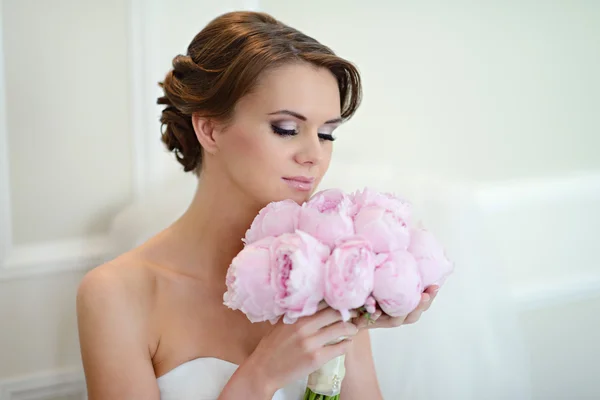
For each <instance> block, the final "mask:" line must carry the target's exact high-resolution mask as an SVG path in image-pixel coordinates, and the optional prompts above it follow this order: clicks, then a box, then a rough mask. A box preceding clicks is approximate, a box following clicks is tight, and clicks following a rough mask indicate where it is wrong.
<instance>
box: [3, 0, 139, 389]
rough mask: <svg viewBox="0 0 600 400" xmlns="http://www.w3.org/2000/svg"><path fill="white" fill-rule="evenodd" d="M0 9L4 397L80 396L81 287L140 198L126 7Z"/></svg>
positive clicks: (29, 4) (34, 4)
mask: <svg viewBox="0 0 600 400" xmlns="http://www.w3.org/2000/svg"><path fill="white" fill-rule="evenodd" d="M0 10H1V11H0V39H1V40H0V56H1V60H0V65H2V67H1V68H0V72H1V73H0V82H1V84H0V98H1V101H0V106H1V107H0V108H1V110H0V113H1V114H0V115H1V117H2V118H1V121H0V158H1V159H2V161H1V162H0V182H1V183H0V191H1V195H0V213H1V214H0V215H2V216H3V217H2V218H0V223H1V225H0V243H1V244H2V249H3V251H0V326H1V328H0V399H2V400H5V399H25V398H27V399H42V398H44V399H46V398H47V399H61V398H64V399H67V398H82V396H83V393H84V391H83V384H82V381H81V373H80V361H79V358H80V357H79V354H78V343H77V330H76V321H75V308H74V299H75V292H76V288H77V286H78V284H79V282H80V280H81V277H82V276H83V273H84V271H85V270H86V269H87V268H90V267H92V266H94V265H97V264H98V263H99V262H101V261H102V260H103V257H104V254H105V252H106V251H107V248H108V247H107V245H106V243H107V239H106V238H107V236H106V233H107V230H108V228H109V224H110V221H111V218H112V216H113V215H114V213H115V212H116V211H117V210H118V209H120V208H122V207H123V206H124V205H125V204H127V203H128V202H129V201H131V199H132V193H133V181H132V176H133V173H132V172H133V170H132V166H131V165H132V146H131V143H132V135H131V128H130V123H131V121H130V116H129V115H130V111H129V108H130V103H131V95H130V92H131V91H130V82H129V74H130V71H129V69H128V66H129V61H128V49H127V46H128V43H127V40H126V38H127V36H128V30H129V15H128V7H127V3H125V2H122V1H102V2H97V1H91V0H85V1H68V0H62V1H48V2H40V1H29V0H25V1H22V0H19V1H16V0H5V1H2V2H1V3H0ZM64 396H67V397H64ZM68 396H75V397H68Z"/></svg>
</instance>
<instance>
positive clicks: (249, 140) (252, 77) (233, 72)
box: [77, 12, 436, 400]
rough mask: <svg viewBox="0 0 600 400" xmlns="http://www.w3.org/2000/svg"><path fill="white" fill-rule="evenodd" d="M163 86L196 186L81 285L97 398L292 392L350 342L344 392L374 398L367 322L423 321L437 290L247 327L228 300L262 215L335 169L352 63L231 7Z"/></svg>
mask: <svg viewBox="0 0 600 400" xmlns="http://www.w3.org/2000/svg"><path fill="white" fill-rule="evenodd" d="M161 86H162V88H163V90H164V96H163V97H161V98H159V100H158V102H159V104H162V105H165V109H164V111H163V112H162V117H161V122H162V124H163V133H162V139H163V142H164V143H165V144H166V146H167V148H168V149H169V150H170V151H172V152H174V153H175V156H176V158H177V160H178V161H179V162H180V163H181V164H182V165H183V167H184V170H185V171H193V172H195V173H196V174H197V175H198V176H199V180H198V188H197V192H196V195H195V196H194V199H193V201H192V202H191V204H190V206H189V208H188V209H187V211H186V212H185V214H184V215H183V216H182V217H181V218H179V219H178V220H177V221H175V222H174V223H173V224H172V225H171V226H169V227H168V228H167V229H165V230H164V231H162V232H161V233H159V234H157V235H156V236H154V237H153V238H151V239H150V240H149V241H147V242H146V243H144V244H143V245H141V246H139V247H138V248H136V249H134V250H132V251H130V252H127V253H125V254H123V255H121V256H120V257H118V258H116V259H114V260H113V261H111V262H109V263H107V264H105V265H102V266H100V267H98V268H95V269H94V270H92V271H91V272H89V273H88V274H87V275H86V277H85V278H84V280H83V282H82V283H81V286H80V288H79V292H78V298H77V310H78V322H79V331H80V341H81V351H82V357H83V364H84V369H85V374H86V380H87V387H88V396H89V399H90V400H105V399H110V400H118V399H143V400H152V399H159V398H161V399H163V400H164V399H179V400H188V399H189V400H193V399H202V398H211V399H212V398H219V399H241V398H252V399H271V398H278V399H286V400H288V399H289V400H291V399H298V398H301V397H302V394H303V392H304V388H305V378H306V377H307V376H308V374H310V373H311V372H312V371H314V370H315V369H317V368H318V367H320V366H321V365H323V364H324V363H325V362H326V361H328V360H330V359H332V358H334V357H336V356H338V355H340V354H343V353H345V354H346V368H347V375H346V379H345V380H344V382H343V386H342V394H341V397H342V399H344V400H351V399H365V398H370V399H373V398H376V397H377V396H379V397H381V394H380V391H379V388H378V383H377V378H376V375H375V370H374V365H373V360H372V355H371V347H370V340H369V334H368V330H367V329H368V328H376V327H393V326H399V325H401V324H402V323H405V324H406V323H411V322H415V321H416V320H417V319H418V318H419V316H420V313H421V312H422V311H424V310H425V309H426V308H427V307H428V305H429V304H430V303H431V300H432V299H433V297H434V296H435V290H436V288H428V289H427V291H426V293H424V294H423V296H422V301H421V304H420V305H419V307H418V308H417V310H415V311H414V312H413V313H411V314H410V315H408V316H407V317H406V318H396V319H390V318H387V317H381V318H378V319H377V321H376V322H375V323H374V324H372V325H370V326H367V325H366V324H364V323H363V322H362V320H356V319H355V320H353V322H354V323H352V322H346V323H345V322H343V321H341V316H340V315H339V313H338V312H336V311H335V310H332V309H323V310H321V311H319V312H318V313H317V314H316V315H314V316H311V317H305V318H301V319H300V320H299V321H298V322H297V323H296V324H293V325H285V324H283V323H281V322H280V323H278V324H276V325H271V324H270V323H255V324H251V323H250V322H249V321H248V320H247V318H246V317H245V315H243V314H242V313H240V312H236V311H232V310H229V309H227V308H226V307H225V306H224V305H223V293H224V291H225V274H226V271H227V268H228V266H229V264H230V262H231V260H232V259H233V257H234V256H235V255H236V254H237V253H238V252H239V251H240V250H241V248H242V242H241V238H242V237H243V236H244V233H245V231H246V229H247V228H248V227H249V226H250V224H251V222H252V220H253V218H254V216H255V215H256V214H257V212H258V211H259V210H260V209H261V208H262V207H263V206H265V205H266V204H267V203H269V202H271V201H278V200H282V199H288V198H289V199H293V200H295V201H297V202H299V203H301V202H304V201H305V200H307V199H308V198H309V197H310V195H311V193H313V191H314V190H315V188H316V187H317V186H318V184H319V182H320V181H321V179H322V177H323V175H324V174H325V172H326V171H327V168H328V165H329V162H330V159H331V152H332V146H333V140H334V139H335V130H336V128H337V127H338V126H339V125H340V124H341V123H343V122H344V121H346V120H348V119H349V118H350V117H351V116H352V115H353V114H354V112H355V111H356V109H357V107H358V105H359V102H360V93H361V87H360V78H359V74H358V72H357V70H356V69H355V67H354V66H352V64H350V63H349V62H347V61H345V60H343V59H341V58H339V57H337V56H336V55H335V54H334V53H333V52H332V51H331V50H329V49H328V48H327V47H325V46H323V45H321V44H320V43H318V42H317V41H315V40H314V39H312V38H310V37H308V36H306V35H304V34H302V33H301V32H298V31H297V30H295V29H293V28H290V27H289V26H286V25H284V24H282V23H280V22H278V21H276V20H275V19H273V18H272V17H270V16H269V15H266V14H262V13H253V12H234V13H228V14H225V15H222V16H220V17H218V18H216V19H215V20H213V21H212V22H211V23H210V24H208V25H207V26H206V27H205V28H204V29H203V30H202V31H201V32H200V33H199V34H198V35H197V36H196V37H195V38H194V39H193V41H192V42H191V44H190V45H189V48H188V54H187V55H185V56H177V57H175V59H174V60H173V69H172V70H171V71H170V72H169V73H168V74H167V76H166V78H165V80H164V82H162V83H161ZM340 336H349V339H348V340H345V341H343V342H341V343H338V344H332V345H327V344H326V343H328V342H331V341H332V340H333V339H335V338H338V337H340Z"/></svg>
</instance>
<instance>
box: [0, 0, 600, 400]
mask: <svg viewBox="0 0 600 400" xmlns="http://www.w3.org/2000/svg"><path fill="white" fill-rule="evenodd" d="M0 5H1V8H0V10H1V11H0V16H1V20H0V21H1V22H0V27H1V29H0V39H1V40H0V45H1V46H2V49H1V50H2V51H0V54H1V55H2V57H3V62H0V83H3V84H1V85H0V117H1V118H0V324H1V326H2V328H1V329H0V400H6V399H15V398H31V399H57V400H58V399H62V400H66V399H67V398H69V399H70V397H67V396H81V395H82V381H81V373H80V365H79V356H78V354H77V351H78V345H77V338H76V326H75V319H74V318H75V316H74V298H75V290H76V288H77V284H78V282H79V280H80V279H81V276H82V275H83V273H84V271H85V270H86V269H87V268H90V267H91V266H93V265H96V264H97V263H98V262H100V261H101V260H102V259H104V258H105V257H107V256H108V255H109V254H111V249H112V247H111V243H110V237H109V236H107V234H108V233H109V229H110V223H111V220H112V218H113V216H114V215H115V213H116V212H117V211H118V210H120V209H122V207H123V206H124V205H125V204H126V203H128V202H129V201H130V200H131V199H133V198H137V199H138V202H139V203H136V204H137V205H134V206H133V207H132V208H130V209H128V210H127V211H126V212H124V213H122V214H121V216H120V217H119V218H120V219H119V221H120V225H119V224H117V225H118V226H125V227H129V228H133V234H130V235H129V236H130V238H131V237H132V236H135V235H136V234H138V233H137V232H138V228H139V232H149V231H150V230H152V229H157V226H158V225H155V226H153V227H144V228H142V227H141V225H140V224H141V221H140V216H143V215H145V214H144V212H145V211H147V210H153V211H156V210H157V209H160V208H161V207H163V208H164V209H169V208H170V210H171V211H172V210H173V209H175V212H177V207H181V206H182V205H183V204H184V201H181V199H180V200H179V201H180V203H179V204H178V205H177V207H175V206H174V204H175V203H177V201H176V200H174V198H175V197H178V196H177V194H178V193H179V194H181V196H182V198H183V196H186V195H189V188H190V186H189V184H190V180H189V179H187V180H186V179H185V178H183V177H181V175H180V173H179V168H178V165H177V163H176V162H175V161H173V160H172V157H170V156H169V155H167V154H166V153H165V152H164V151H163V149H162V147H161V144H160V141H159V138H158V125H157V123H156V118H157V115H158V108H157V107H156V105H155V104H154V103H155V99H156V96H157V95H158V88H157V86H156V82H157V81H159V80H160V79H162V77H163V75H164V73H165V72H166V70H167V69H168V68H169V63H170V60H171V59H172V57H173V56H174V55H175V54H177V53H179V52H183V51H184V50H185V46H187V44H188V42H189V40H191V38H192V37H193V35H194V34H195V33H196V32H197V31H198V30H199V29H201V28H202V26H203V25H204V24H205V23H206V22H208V21H209V20H210V19H212V18H213V17H215V16H216V15H218V14H219V13H221V12H224V11H228V10H231V9H235V8H257V7H260V8H261V9H264V10H266V11H267V12H271V13H273V14H274V15H275V16H276V17H278V18H279V19H281V20H283V21H284V22H288V23H290V24H292V25H294V26H296V27H298V28H300V29H302V30H305V31H306V33H308V34H310V35H313V36H315V37H316V38H317V39H319V40H321V41H323V42H324V43H326V44H328V45H329V46H331V47H332V48H333V49H334V50H336V51H337V52H338V53H339V54H341V55H343V56H346V57H348V58H350V59H351V60H353V61H354V62H356V64H357V65H358V66H359V68H360V70H361V72H362V74H363V77H364V84H365V99H364V103H363V107H362V108H361V109H360V111H359V113H358V114H357V116H356V117H355V119H354V120H353V121H351V123H349V124H348V125H347V126H345V127H343V128H342V129H341V131H340V139H339V140H338V141H337V142H336V154H335V161H337V162H338V163H337V164H336V163H334V165H333V166H332V170H331V176H330V180H329V182H339V180H340V179H342V178H343V177H344V176H347V175H349V174H350V175H351V174H352V171H350V172H348V171H347V168H348V167H347V165H348V163H353V162H361V163H363V164H367V165H374V162H375V161H376V162H377V165H378V166H379V167H372V168H371V170H369V171H366V172H365V171H364V170H359V171H358V172H357V173H356V175H354V176H358V175H359V174H361V173H362V176H363V177H368V178H369V179H372V178H375V179H377V180H378V182H379V183H380V184H382V185H387V184H390V182H396V183H395V185H396V186H397V187H399V188H403V187H405V186H406V185H410V184H414V182H415V181H419V179H421V178H423V179H424V181H425V180H426V181H428V182H431V181H433V180H441V181H443V182H445V184H447V185H449V186H451V187H455V186H454V185H456V187H460V185H466V186H467V187H468V188H469V190H470V192H469V193H471V195H472V199H473V201H474V202H475V204H477V207H478V209H479V210H480V211H481V212H482V215H485V218H484V225H485V227H486V228H487V229H488V231H487V234H488V236H486V238H487V239H489V243H488V244H489V245H490V246H495V250H496V254H502V255H503V256H504V257H503V259H502V260H501V261H500V262H501V264H502V265H503V266H505V267H506V268H505V269H506V274H507V283H508V284H509V289H510V291H511V292H512V293H513V294H514V296H515V298H516V300H517V305H518V306H519V307H520V309H521V312H520V314H519V324H520V325H519V326H520V328H522V329H521V330H520V332H519V333H521V334H522V335H523V336H524V338H525V339H526V343H527V345H528V347H529V352H530V357H531V362H532V367H533V369H532V371H533V374H532V381H533V388H534V397H535V398H539V399H543V398H548V397H550V396H554V397H553V398H565V399H566V398H574V397H573V396H575V397H577V396H578V398H585V397H586V396H587V398H590V397H594V396H600V386H599V383H598V382H596V381H595V380H594V379H593V378H594V377H593V372H594V371H595V370H594V366H595V362H596V361H595V360H597V359H598V357H600V348H598V347H597V346H596V347H594V344H593V338H594V337H598V335H599V334H600V332H599V331H600V329H599V327H598V324H594V323H593V321H594V318H593V315H594V313H597V310H600V299H598V295H599V293H600V292H599V286H600V284H598V282H599V280H600V276H599V275H600V274H599V271H598V264H597V263H596V262H595V259H594V257H593V254H594V253H593V250H594V247H593V246H594V241H593V237H594V232H595V231H596V229H595V228H598V227H600V217H599V215H600V213H599V210H598V206H597V205H598V204H599V202H598V199H599V197H598V191H597V188H598V178H597V176H598V174H600V158H599V157H598V156H597V155H596V153H597V150H595V149H597V148H600V135H598V132H599V128H600V122H599V121H598V119H597V118H596V116H595V115H594V111H595V109H596V108H597V105H598V104H600V98H599V93H600V77H599V76H598V74H597V73H596V71H598V70H600V53H599V52H598V48H597V46H596V45H595V42H594V39H593V38H597V37H599V36H600V27H599V25H598V24H597V23H596V21H598V20H600V4H598V3H595V2H586V1H571V2H554V3H552V4H546V3H544V4H541V3H540V2H533V1H530V0H529V1H525V2H500V1H496V2H487V3H486V4H485V5H484V4H483V3H480V2H466V1H461V2H452V4H450V3H449V2H442V1H435V2H427V3H423V2H407V1H404V2H393V1H391V0H386V1H381V2H377V3H373V4H370V5H368V6H367V5H366V3H364V2H348V1H340V0H331V1H328V2H323V1H320V2H317V1H313V0H310V1H307V2H303V3H294V2H279V1H272V0H262V1H260V2H258V1H246V2H244V1H242V0H237V1H236V0H229V1H227V2H224V3H221V5H219V6H217V5H214V4H213V3H212V2H202V1H191V0H190V1H188V0H178V1H173V0H171V1H169V2H167V1H166V0H147V1H142V0H131V1H129V2H123V1H116V0H115V1H102V2H99V1H93V0H85V1H75V0H61V1H58V0H55V1H51V2H36V1H31V0H26V1H22V0H3V1H2V2H1V3H0ZM3 141H4V142H3ZM37 144H39V145H40V146H39V147H38V146H36V147H34V146H35V145H37ZM5 155H7V156H8V157H6V156H5ZM173 176H179V177H180V178H179V180H178V181H177V183H173V184H172V185H171V186H170V188H171V189H172V190H173V191H172V194H171V195H170V196H171V197H169V198H166V199H157V198H154V199H152V198H148V197H145V196H144V193H160V192H163V193H164V190H162V188H163V187H164V186H161V183H163V182H164V181H165V180H166V179H171V177H173ZM572 176H575V177H574V178H572ZM579 176H583V178H578V177H579ZM419 177H421V178H419ZM424 181H421V182H424ZM355 182H358V180H354V181H352V184H355ZM325 184H327V182H326V183H325ZM156 187H158V190H157V191H156V192H154V191H152V190H153V189H156ZM406 187H407V186H406ZM407 191H408V189H407ZM416 192H417V191H415V192H414V193H416ZM424 200H426V199H424ZM141 202H145V204H146V205H145V206H144V207H146V208H145V209H144V210H145V211H143V212H142V211H140V210H141V209H143V207H142V206H140V203H141ZM136 213H137V214H136ZM171 215H172V214H169V212H166V211H165V213H164V214H163V218H165V221H166V219H167V218H168V217H170V216H171ZM157 224H159V223H158V222H157ZM159 225H160V224H159ZM513 226H518V229H513V228H512V227H513ZM508 233H510V234H508ZM138 235H139V234H138ZM596 236H597V235H596ZM557 242H558V243H557ZM459 268H460V266H459ZM561 335H564V336H561ZM565 338H566V339H565ZM565 343H568V346H566V345H565ZM26 396H30V397H26ZM79 398H80V397H79Z"/></svg>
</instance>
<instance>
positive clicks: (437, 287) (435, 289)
mask: <svg viewBox="0 0 600 400" xmlns="http://www.w3.org/2000/svg"><path fill="white" fill-rule="evenodd" d="M438 290H440V287H439V286H436V287H435V288H434V289H433V294H436V293H437V292H438Z"/></svg>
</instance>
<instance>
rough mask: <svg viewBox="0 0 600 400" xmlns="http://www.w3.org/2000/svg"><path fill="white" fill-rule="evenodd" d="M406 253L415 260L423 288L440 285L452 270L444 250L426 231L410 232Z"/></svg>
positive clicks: (451, 264) (415, 230)
mask: <svg viewBox="0 0 600 400" xmlns="http://www.w3.org/2000/svg"><path fill="white" fill-rule="evenodd" d="M408 251H409V252H410V253H411V254H412V255H413V256H414V257H415V260H417V265H418V267H419V272H420V274H421V279H422V281H423V286H424V287H425V288H427V287H428V286H431V285H438V286H440V285H442V284H443V283H444V282H445V280H446V278H448V276H449V275H450V274H451V273H452V271H453V270H454V264H453V263H451V262H450V261H449V260H448V259H447V258H446V255H445V252H444V249H443V247H442V246H441V244H440V243H439V242H438V241H437V239H436V238H435V237H434V236H433V234H432V233H431V232H429V231H427V230H426V229H422V228H416V229H412V230H411V234H410V245H409V246H408Z"/></svg>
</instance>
